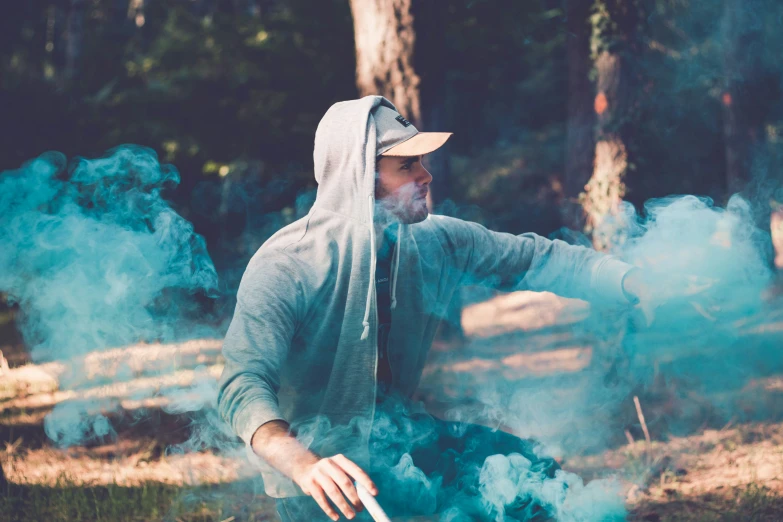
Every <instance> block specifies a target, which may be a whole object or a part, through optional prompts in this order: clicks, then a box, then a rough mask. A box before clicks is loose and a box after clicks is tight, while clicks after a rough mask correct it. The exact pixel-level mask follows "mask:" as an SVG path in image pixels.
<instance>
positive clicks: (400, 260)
mask: <svg viewBox="0 0 783 522" xmlns="http://www.w3.org/2000/svg"><path fill="white" fill-rule="evenodd" d="M379 104H385V105H387V106H389V107H391V108H394V106H393V105H392V104H391V102H389V101H388V100H386V99H385V98H383V97H381V96H367V97H365V98H362V99H360V100H352V101H347V102H340V103H337V104H335V105H333V106H332V107H331V108H330V109H329V110H328V111H327V113H326V115H325V116H324V117H323V119H322V120H321V122H320V124H319V125H318V129H317V131H316V134H315V150H314V153H313V157H314V160H315V178H316V181H317V182H318V193H317V197H316V200H315V203H314V205H313V207H312V208H311V209H310V212H309V213H308V214H307V215H306V216H305V217H303V218H302V219H300V220H298V221H296V222H294V223H292V224H290V225H288V226H286V227H284V228H283V229H281V230H280V231H278V232H277V233H276V234H275V235H274V236H272V237H271V238H270V239H269V240H267V241H266V242H265V243H264V244H263V245H262V246H261V248H260V249H259V250H258V252H257V253H256V254H255V255H254V256H253V258H252V259H251V260H250V263H249V264H248V267H247V269H246V271H245V274H244V276H243V278H242V282H241V284H240V286H239V291H238V294H237V305H236V309H235V312H234V317H233V319H232V321H231V325H230V327H229V329H228V333H227V334H226V338H225V341H224V344H223V355H224V357H225V368H224V370H223V374H222V376H221V378H220V389H219V397H218V407H219V411H220V413H221V415H222V417H223V418H224V419H225V420H226V421H227V422H228V423H229V424H230V425H231V426H232V427H233V429H234V431H235V432H236V433H237V434H238V435H239V436H240V437H241V438H242V439H243V440H244V441H245V442H246V443H247V444H249V443H250V440H251V437H252V436H253V434H254V433H255V431H256V429H258V427H259V426H261V425H263V424H265V423H267V422H269V421H272V420H276V419H280V420H285V421H287V422H289V423H291V424H292V425H297V424H299V423H302V422H304V421H308V420H312V419H319V422H320V425H321V426H323V425H324V423H325V424H326V425H327V428H328V427H332V428H337V427H341V426H347V425H349V424H350V425H353V426H356V425H362V426H365V428H366V426H367V425H368V423H371V422H372V418H373V415H374V410H375V394H376V368H377V361H378V353H377V352H378V349H377V309H376V300H375V281H374V280H375V278H374V271H375V242H374V240H373V238H374V227H373V212H374V203H375V202H374V194H375V149H376V130H375V122H374V120H373V117H372V114H371V112H372V109H373V108H374V107H376V106H378V105H379ZM395 110H396V109H395ZM436 175H437V173H436ZM630 269H631V267H630V266H629V265H627V264H625V263H623V262H622V261H619V260H617V259H615V258H612V257H609V256H605V255H602V254H599V253H597V252H595V251H593V250H590V249H587V248H583V247H575V246H570V245H568V244H566V243H563V242H560V241H549V240H547V239H544V238H542V237H540V236H537V235H535V234H523V235H520V236H514V235H511V234H505V233H498V232H493V231H490V230H487V229H486V228H484V227H483V226H481V225H478V224H476V223H471V222H468V221H462V220H459V219H455V218H450V217H445V216H436V215H430V216H429V217H427V219H425V220H424V221H422V222H421V223H417V224H415V225H403V226H401V227H400V231H399V238H398V243H397V248H396V249H395V257H394V259H393V262H392V282H391V284H392V326H391V331H390V334H389V359H390V364H391V366H392V370H393V374H394V376H395V382H394V387H395V391H396V392H397V393H400V394H402V395H404V396H410V395H411V394H413V392H414V391H415V390H416V387H417V385H418V383H419V379H420V377H421V373H422V369H423V367H424V362H425V360H426V358H427V353H428V350H429V348H430V345H431V343H432V340H433V337H434V335H435V329H436V327H437V325H438V322H439V321H440V319H441V318H442V317H444V316H445V311H446V306H447V305H448V303H449V301H450V299H451V297H452V295H453V293H454V291H455V290H456V289H457V288H458V287H459V286H460V285H486V286H490V287H493V288H496V289H500V290H504V291H513V290H521V289H530V290H540V291H543V290H548V291H551V292H554V293H556V294H559V295H563V296H566V297H577V298H583V299H588V300H593V301H595V300H602V301H604V302H606V303H616V304H621V303H628V301H627V299H626V296H625V294H624V292H623V290H622V279H623V277H624V276H625V274H626V273H627V272H628V271H629V270H630ZM361 431H362V432H363V433H364V434H365V435H361V436H360V437H359V439H351V438H349V437H346V438H338V439H337V440H338V442H337V443H333V444H332V445H331V446H330V447H329V449H328V450H324V449H323V446H322V447H321V449H322V450H323V451H340V452H343V453H346V454H350V453H351V451H350V450H351V448H345V447H342V448H341V447H340V445H341V443H340V441H341V440H342V441H343V442H342V444H343V445H350V446H351V447H352V448H353V447H355V446H357V445H358V446H361V445H362V444H366V438H367V437H366V433H367V432H368V430H367V429H364V430H361ZM311 439H312V437H311ZM312 442H313V447H314V448H318V447H319V445H318V441H317V440H313V441H312ZM333 442H334V438H333ZM354 449H355V448H354ZM262 474H263V476H264V484H265V489H266V492H267V494H269V495H271V496H275V497H287V496H294V495H299V494H301V491H300V490H299V489H298V488H297V487H295V486H294V484H293V483H292V482H291V481H290V480H288V479H286V478H285V477H283V476H282V475H281V474H279V473H277V472H275V471H273V470H271V469H269V468H268V467H267V468H262Z"/></svg>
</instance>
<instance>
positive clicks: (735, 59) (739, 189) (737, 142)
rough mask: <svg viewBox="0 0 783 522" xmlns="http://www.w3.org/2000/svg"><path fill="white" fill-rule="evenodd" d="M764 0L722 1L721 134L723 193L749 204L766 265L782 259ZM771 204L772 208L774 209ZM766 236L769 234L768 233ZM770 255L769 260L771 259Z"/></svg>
mask: <svg viewBox="0 0 783 522" xmlns="http://www.w3.org/2000/svg"><path fill="white" fill-rule="evenodd" d="M764 13H765V1H764V0H725V1H724V18H723V31H724V38H725V43H724V73H725V74H724V77H725V87H724V91H723V95H722V97H721V102H722V105H723V136H724V143H725V145H724V146H725V150H726V189H727V196H731V195H732V194H736V193H739V194H741V195H742V196H744V197H745V198H746V199H747V200H748V201H749V203H750V205H751V210H752V212H753V220H754V224H755V225H756V226H758V227H759V228H760V229H761V230H762V231H763V233H762V234H761V235H760V236H759V244H760V245H763V247H764V248H765V250H766V252H765V254H767V255H768V256H769V259H770V264H771V265H772V264H775V265H776V266H777V267H778V268H780V267H781V263H783V261H782V260H783V251H782V250H781V249H782V248H783V240H781V237H780V234H781V222H780V220H781V217H780V216H781V210H780V206H779V204H780V201H774V199H779V196H778V197H777V198H776V192H777V191H778V190H779V187H780V180H779V176H778V172H777V169H776V168H775V167H771V166H770V163H771V161H772V158H771V156H772V155H771V154H770V151H769V149H768V138H767V132H766V125H767V123H768V120H769V118H770V115H771V114H773V113H774V110H775V108H776V107H777V106H778V104H779V103H780V98H781V83H780V82H781V80H780V75H779V71H775V70H772V69H771V68H770V67H769V66H767V65H766V64H765V61H764V54H765V52H769V51H767V50H766V42H765V41H764V24H765V19H764V16H765V15H764ZM773 205H774V206H775V209H774V210H775V211H774V212H773ZM767 233H769V234H770V236H771V240H770V237H769V236H767ZM773 256H774V257H775V259H774V261H773V260H772V258H773Z"/></svg>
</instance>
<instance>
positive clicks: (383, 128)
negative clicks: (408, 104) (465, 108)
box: [372, 105, 452, 156]
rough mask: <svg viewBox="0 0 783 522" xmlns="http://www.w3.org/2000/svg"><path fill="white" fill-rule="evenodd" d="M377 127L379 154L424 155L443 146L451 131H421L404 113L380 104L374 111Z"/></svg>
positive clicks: (377, 150) (377, 149)
mask: <svg viewBox="0 0 783 522" xmlns="http://www.w3.org/2000/svg"><path fill="white" fill-rule="evenodd" d="M372 115H373V118H375V126H376V129H377V148H376V155H378V156H423V155H424V154H429V153H430V152H432V151H435V150H437V149H439V148H441V147H442V146H443V144H444V143H446V141H447V140H448V139H449V138H450V137H451V135H452V133H451V132H419V131H418V129H416V127H414V126H413V124H412V123H411V122H409V121H408V120H406V119H405V118H403V117H402V115H401V114H400V113H399V112H397V111H395V110H394V109H391V108H389V107H386V106H385V105H380V106H378V107H376V108H375V110H374V111H373V113H372Z"/></svg>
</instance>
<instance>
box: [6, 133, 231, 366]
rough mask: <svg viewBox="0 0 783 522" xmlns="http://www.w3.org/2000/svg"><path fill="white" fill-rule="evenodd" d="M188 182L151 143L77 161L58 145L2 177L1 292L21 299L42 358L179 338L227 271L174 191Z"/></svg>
mask: <svg viewBox="0 0 783 522" xmlns="http://www.w3.org/2000/svg"><path fill="white" fill-rule="evenodd" d="M177 183H179V174H178V172H177V171H176V169H175V168H174V167H172V166H170V165H161V164H160V163H158V159H157V156H156V154H155V152H154V151H152V150H151V149H147V148H143V147H138V146H122V147H118V148H115V149H113V150H111V151H109V153H108V154H107V155H106V156H105V157H103V158H99V159H94V160H88V159H84V158H76V159H74V160H72V161H71V162H66V158H65V157H64V156H63V155H62V154H59V153H47V154H44V155H42V156H40V157H38V158H36V159H34V160H32V161H29V162H28V163H26V164H24V165H23V166H22V167H21V168H19V169H18V170H15V171H9V172H5V173H3V174H2V177H0V216H2V217H1V218H0V219H2V227H0V291H2V292H4V293H6V294H8V295H9V296H10V298H11V299H12V300H13V301H16V302H17V303H19V305H20V308H21V310H22V311H23V313H24V320H23V321H22V323H21V328H22V330H23V335H24V338H25V341H26V343H27V344H28V346H30V347H31V348H32V357H33V359H34V360H35V361H41V360H51V359H67V358H70V357H73V356H77V355H81V354H84V353H86V352H89V351H91V350H94V349H100V348H105V347H108V346H119V345H122V344H126V343H130V342H135V341H138V340H140V339H150V340H152V339H172V338H174V337H176V335H177V332H176V331H175V327H174V325H175V324H176V321H177V320H178V319H180V318H181V316H182V314H183V313H184V312H185V311H186V309H187V307H188V300H189V299H188V298H189V297H190V296H192V295H194V294H196V293H202V294H204V293H209V292H211V291H213V289H215V288H216V286H217V275H216V273H215V269H214V267H213V265H212V261H211V260H210V258H209V255H208V254H207V251H206V248H205V245H204V241H203V239H202V238H201V236H199V235H197V234H195V233H194V231H193V227H192V225H191V224H190V223H189V222H188V221H186V220H185V219H183V218H182V217H181V216H180V215H178V214H177V213H176V212H175V211H174V210H173V209H172V208H171V206H170V205H169V204H168V203H167V202H166V201H165V200H164V199H163V197H162V195H161V191H162V190H163V189H164V188H166V187H172V186H175V185H176V184H177Z"/></svg>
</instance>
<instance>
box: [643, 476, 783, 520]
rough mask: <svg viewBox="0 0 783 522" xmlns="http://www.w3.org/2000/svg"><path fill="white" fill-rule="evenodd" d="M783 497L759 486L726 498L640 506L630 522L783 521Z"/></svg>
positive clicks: (705, 498) (710, 496)
mask: <svg viewBox="0 0 783 522" xmlns="http://www.w3.org/2000/svg"><path fill="white" fill-rule="evenodd" d="M781 510H783V497H780V496H779V495H777V494H775V493H774V492H772V491H771V490H770V489H769V488H767V487H765V486H762V485H759V484H755V483H754V484H749V485H748V486H747V487H745V488H744V489H740V490H737V491H735V492H734V493H733V494H730V495H727V496H717V495H715V494H714V493H712V494H704V495H701V496H698V497H690V498H672V499H666V500H665V501H659V502H649V503H645V504H644V505H642V506H639V507H638V508H637V509H635V510H634V512H633V513H632V515H631V517H630V520H633V521H637V520H638V521H645V522H780V520H781V517H780V513H781Z"/></svg>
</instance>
